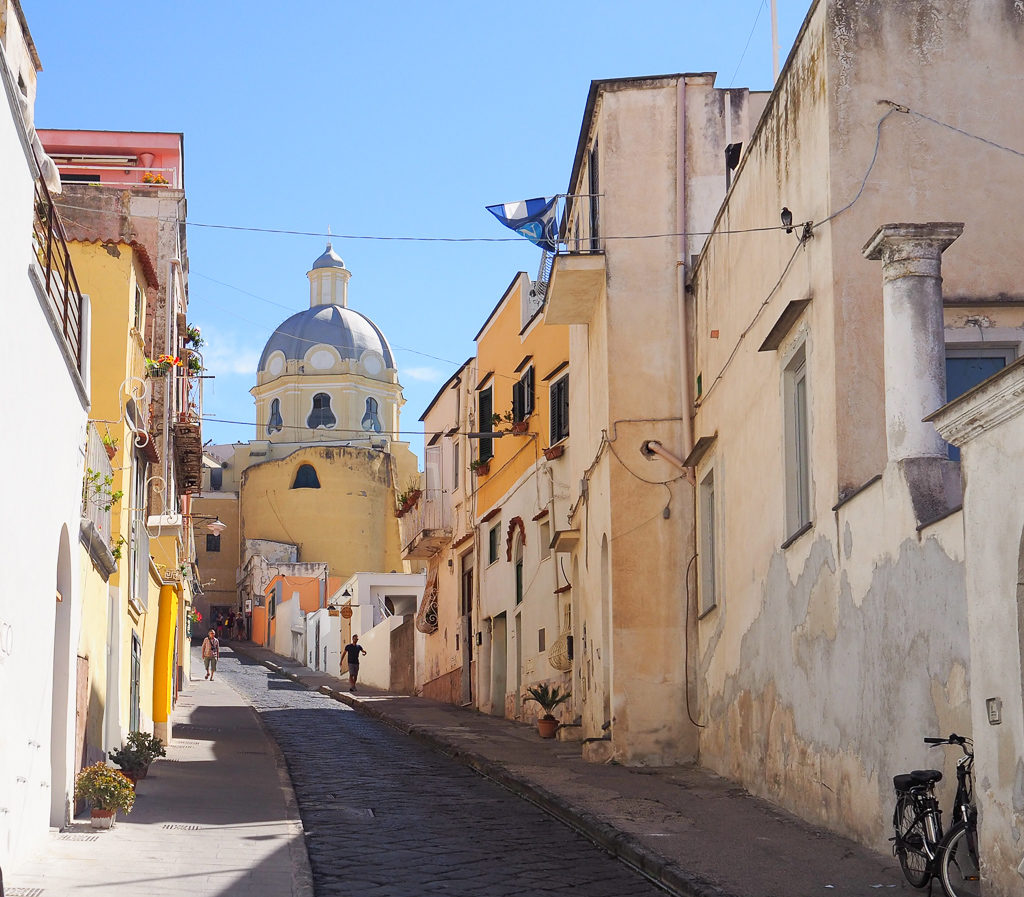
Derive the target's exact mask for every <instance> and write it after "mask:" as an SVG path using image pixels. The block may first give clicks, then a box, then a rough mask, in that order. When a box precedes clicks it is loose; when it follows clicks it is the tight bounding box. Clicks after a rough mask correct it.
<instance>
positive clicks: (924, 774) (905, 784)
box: [892, 769, 942, 791]
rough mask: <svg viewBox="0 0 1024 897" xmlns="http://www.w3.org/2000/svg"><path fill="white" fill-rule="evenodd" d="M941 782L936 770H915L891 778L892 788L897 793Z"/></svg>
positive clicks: (940, 774) (940, 775) (939, 774)
mask: <svg viewBox="0 0 1024 897" xmlns="http://www.w3.org/2000/svg"><path fill="white" fill-rule="evenodd" d="M941 781H942V773H941V772H939V770H937V769H915V770H912V771H911V772H908V773H905V774H904V775H900V776H893V777H892V784H893V787H895V789H896V790H897V791H908V790H909V789H911V788H917V787H919V786H920V785H934V784H935V783H936V782H941Z"/></svg>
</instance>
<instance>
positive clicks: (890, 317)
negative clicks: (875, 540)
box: [862, 221, 964, 524]
mask: <svg viewBox="0 0 1024 897" xmlns="http://www.w3.org/2000/svg"><path fill="white" fill-rule="evenodd" d="M963 229H964V226H963V223H961V222H948V221H942V222H931V223H928V224H884V225H882V226H881V227H880V228H879V229H878V230H877V231H875V233H874V235H873V236H872V237H871V239H870V240H869V241H868V242H867V244H866V245H865V246H864V249H863V250H862V252H863V254H864V257H865V258H867V259H870V260H872V261H881V262H882V322H883V339H884V363H885V430H886V444H887V449H888V460H889V463H890V464H895V465H897V466H899V467H900V469H901V470H902V472H903V474H904V476H905V477H906V480H907V486H908V488H909V489H910V495H911V500H912V501H913V504H914V512H915V514H916V515H917V519H918V523H919V524H923V523H926V522H928V521H930V520H934V519H936V518H937V517H940V516H942V515H943V514H945V513H946V512H948V511H949V510H951V509H952V508H954V507H956V506H957V505H958V504H959V503H960V500H961V497H962V496H961V489H960V475H959V465H958V464H956V463H955V462H952V461H949V460H948V456H947V448H946V443H945V441H944V440H943V439H942V437H941V436H940V435H939V433H938V431H937V430H936V429H935V425H934V424H932V423H931V422H929V421H926V420H924V418H925V417H927V416H928V415H929V414H931V413H932V412H933V411H935V410H936V409H937V408H940V407H941V406H942V405H944V404H946V345H945V336H944V327H943V316H942V274H941V272H942V253H943V251H944V250H945V249H946V247H947V246H949V245H950V244H951V243H952V242H953V241H954V240H956V238H957V237H959V236H960V234H961V233H962V232H963Z"/></svg>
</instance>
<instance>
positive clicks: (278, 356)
mask: <svg viewBox="0 0 1024 897" xmlns="http://www.w3.org/2000/svg"><path fill="white" fill-rule="evenodd" d="M284 364H285V362H284V352H274V353H273V354H272V355H271V356H270V358H268V359H267V373H268V374H273V375H274V376H275V377H276V376H277V375H278V374H280V373H281V372H282V371H283V370H284Z"/></svg>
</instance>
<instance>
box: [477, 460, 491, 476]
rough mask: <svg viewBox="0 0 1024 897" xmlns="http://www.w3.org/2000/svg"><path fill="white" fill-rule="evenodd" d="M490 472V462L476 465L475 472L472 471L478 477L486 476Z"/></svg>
mask: <svg viewBox="0 0 1024 897" xmlns="http://www.w3.org/2000/svg"><path fill="white" fill-rule="evenodd" d="M490 472H491V462H490V461H488V462H486V463H484V464H478V465H477V466H476V470H475V471H474V473H475V474H476V475H477V476H478V477H482V476H487V474H489V473H490Z"/></svg>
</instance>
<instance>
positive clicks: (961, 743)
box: [924, 732, 972, 754]
mask: <svg viewBox="0 0 1024 897" xmlns="http://www.w3.org/2000/svg"><path fill="white" fill-rule="evenodd" d="M924 743H925V744H930V745H933V746H934V745H936V744H955V745H957V746H958V747H960V748H961V749H962V750H963V752H964V753H965V754H970V753H971V752H970V751H968V749H967V746H968V745H970V744H972V742H971V739H970V738H967V737H965V736H963V735H957V734H956V732H951V733H950V734H949V737H948V738H925V740H924Z"/></svg>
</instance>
